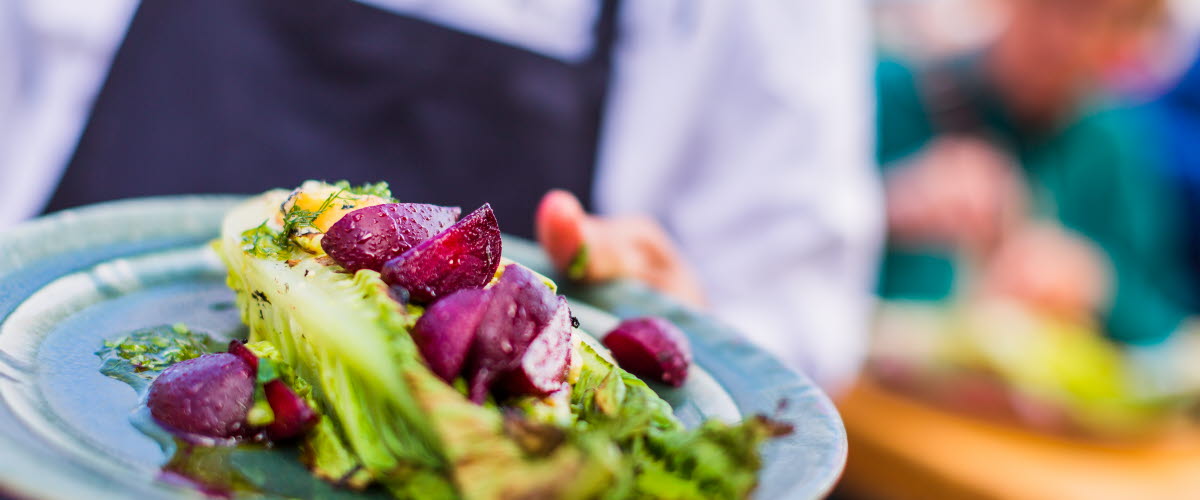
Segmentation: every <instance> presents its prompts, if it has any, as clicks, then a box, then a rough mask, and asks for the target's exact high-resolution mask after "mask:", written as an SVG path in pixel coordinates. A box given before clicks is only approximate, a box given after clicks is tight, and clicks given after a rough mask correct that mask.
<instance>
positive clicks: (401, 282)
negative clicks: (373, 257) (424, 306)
mask: <svg viewBox="0 0 1200 500" xmlns="http://www.w3.org/2000/svg"><path fill="white" fill-rule="evenodd" d="M364 210H365V209H364ZM500 246H501V243H500V226H499V225H498V224H497V223H496V215H495V214H494V213H492V207H491V205H486V204H485V205H484V206H482V207H480V208H479V209H478V210H475V211H474V212H471V213H470V214H467V216H466V217H463V219H462V220H460V221H458V222H457V223H455V224H454V225H452V226H450V227H449V228H447V229H446V230H445V231H442V232H441V233H438V234H437V235H436V236H434V237H433V238H430V239H429V240H426V241H425V242H423V243H421V244H419V245H417V246H416V247H413V248H412V249H411V250H409V251H407V252H404V253H403V254H402V255H400V256H399V257H396V258H394V259H392V260H389V261H387V263H385V264H384V265H383V271H382V272H383V280H384V281H386V282H387V283H388V284H389V285H393V286H400V287H403V288H404V289H406V290H408V293H409V295H410V297H411V299H412V300H413V301H414V302H423V303H428V302H433V301H434V300H436V299H437V298H438V297H444V296H446V295H449V294H450V293H452V292H455V291H457V290H462V289H464V288H482V287H483V285H486V284H487V283H488V281H490V280H491V279H492V277H493V276H494V275H495V274H496V268H497V267H499V265H500V250H501V248H500Z"/></svg>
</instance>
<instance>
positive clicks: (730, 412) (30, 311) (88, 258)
mask: <svg viewBox="0 0 1200 500" xmlns="http://www.w3.org/2000/svg"><path fill="white" fill-rule="evenodd" d="M237 200H238V198H236V197H226V196H189V197H169V198H148V199H142V200H130V201H121V202H115V203H107V204H102V205H96V206H92V207H87V208H83V209H79V210H71V211H67V212H62V213H59V214H56V215H53V216H50V217H45V218H42V219H39V220H35V221H33V222H31V223H28V224H25V225H22V226H19V227H17V228H14V229H11V230H8V231H6V232H0V496H4V495H5V494H9V495H14V496H18V497H30V498H63V499H78V498H116V497H119V498H131V497H137V498H165V497H171V498H177V497H181V496H183V497H186V496H196V495H198V494H197V493H195V492H193V491H190V490H186V489H182V488H179V487H176V486H171V485H168V484H166V483H163V482H160V481H157V480H156V479H155V477H156V475H157V473H158V471H159V468H160V466H161V465H162V464H163V462H164V461H165V460H166V457H165V456H164V454H163V452H162V451H161V449H160V448H159V446H158V445H157V444H156V442H155V441H153V440H152V439H150V438H148V437H147V436H146V435H144V434H142V433H141V432H139V431H137V430H136V429H135V428H134V427H133V426H132V425H131V424H130V419H129V417H130V411H131V409H133V408H134V407H135V406H136V404H137V396H136V395H135V393H134V391H133V390H132V389H130V388H129V386H127V385H125V384H123V383H121V382H118V381H116V380H113V379H109V378H106V377H104V376H102V375H101V374H100V373H99V372H98V371H97V370H98V367H99V360H98V358H97V357H96V356H95V355H94V354H93V353H94V351H96V350H97V348H98V347H99V346H100V344H101V342H102V341H103V340H104V339H111V338H115V337H118V336H120V335H122V334H123V333H126V332H129V331H132V330H135V329H138V328H142V327H147V326H153V325H161V324H172V323H177V322H184V323H187V324H188V325H189V326H191V327H193V328H197V329H200V330H204V331H208V332H212V333H214V334H216V335H218V336H234V335H244V328H243V327H242V326H241V323H240V321H239V320H238V315H237V311H236V310H235V309H233V308H232V300H233V294H232V292H230V291H229V290H228V289H227V288H226V287H225V284H224V280H225V273H224V270H223V269H222V267H221V264H220V262H219V261H218V260H217V258H216V255H215V254H214V253H213V252H212V251H211V250H209V248H208V244H207V243H208V242H209V240H211V239H213V238H215V237H216V236H217V234H218V232H219V223H220V220H221V218H222V215H223V214H224V212H225V211H226V209H228V208H229V207H231V206H232V205H233V204H234V203H235V202H236V201H237ZM504 253H505V255H506V256H507V257H509V258H511V259H513V260H516V261H518V262H522V263H524V264H526V265H528V266H530V267H532V268H534V269H536V270H538V271H540V272H543V273H547V274H550V273H549V267H548V265H547V262H546V260H545V257H544V256H543V255H542V254H541V252H540V251H539V250H538V249H537V247H536V246H534V245H532V244H530V243H529V242H527V241H524V240H520V239H516V238H508V239H506V240H505V243H504ZM562 281H563V280H560V282H562ZM563 292H564V293H566V294H567V295H568V296H569V297H570V298H571V299H572V306H573V307H572V308H573V309H574V310H575V312H576V315H577V316H578V317H579V319H580V321H581V323H582V326H583V328H584V329H586V330H589V331H591V332H594V333H595V332H605V331H607V330H608V329H609V328H610V327H611V326H612V325H614V324H615V323H616V321H617V318H620V317H629V316H638V315H646V314H657V315H662V316H665V317H667V318H668V319H670V320H671V321H673V322H675V323H676V324H677V325H679V326H680V327H681V328H682V329H683V330H684V331H685V332H687V334H688V336H689V337H690V338H691V341H692V348H693V350H694V355H695V361H696V365H697V367H698V369H696V370H695V371H694V372H693V376H692V377H690V378H689V381H688V384H687V385H686V386H684V387H683V388H680V389H670V388H665V387H656V390H658V391H659V392H660V394H661V395H662V396H663V397H664V398H665V399H667V400H668V401H669V402H670V403H671V404H672V406H673V407H674V408H675V411H676V413H677V414H678V415H679V416H680V418H681V419H682V420H683V421H684V422H685V423H687V424H688V425H694V424H696V423H697V422H699V421H700V420H701V419H703V418H723V419H739V418H741V417H742V416H747V415H752V414H755V413H765V414H768V415H772V416H774V417H776V418H778V419H781V420H784V421H787V422H790V423H792V424H794V425H795V428H796V432H795V433H794V434H793V435H792V436H789V437H786V438H783V439H778V440H775V441H773V442H771V443H770V444H768V445H767V447H766V449H765V456H766V466H765V469H764V470H763V471H762V475H761V484H760V486H759V489H758V490H757V492H756V495H755V496H756V497H757V498H763V499H775V498H816V497H821V496H823V495H825V494H826V493H828V492H829V490H830V488H831V487H832V486H833V484H834V483H835V482H836V480H837V478H838V476H839V474H840V473H841V470H842V467H843V465H844V463H845V459H846V436H845V431H844V430H843V428H842V423H841V421H840V419H839V418H838V415H837V412H836V411H835V409H834V407H833V405H832V404H831V403H830V402H829V400H828V398H826V397H825V395H824V394H823V393H821V391H820V390H819V389H817V388H816V387H815V386H813V384H812V383H811V382H809V381H808V380H807V379H805V378H804V377H802V376H800V375H797V374H796V373H794V372H791V371H789V370H788V369H787V368H784V367H783V366H782V365H781V364H780V363H779V362H778V361H776V360H775V359H774V358H772V357H771V356H769V355H767V354H765V353H764V352H763V351H761V350H759V349H757V348H755V347H753V346H751V345H750V344H747V343H745V342H743V341H741V340H739V339H738V338H737V336H736V334H735V333H734V332H732V331H730V330H729V329H728V328H726V327H724V326H722V325H720V324H719V323H717V322H715V321H713V320H711V319H709V318H706V317H704V316H702V315H699V314H697V313H695V312H692V311H689V310H687V309H684V308H682V307H680V306H678V305H676V304H675V303H673V302H671V301H670V300H668V299H666V298H664V297H662V296H660V295H657V294H655V293H653V292H651V291H649V290H648V289H646V288H644V287H641V286H638V285H636V284H632V283H614V284H611V285H606V286H599V287H570V286H567V287H564V289H563ZM589 306H590V307H589ZM264 474H268V475H270V476H272V477H274V478H281V477H282V478H284V479H285V481H284V482H286V483H289V484H293V485H297V484H308V482H307V481H305V480H306V479H307V473H306V472H305V471H304V470H303V468H302V467H301V466H299V464H295V466H294V467H291V468H286V467H285V468H284V469H283V470H272V471H270V472H269V473H264ZM289 476H293V479H295V480H294V481H286V479H287V478H288V477H289ZM285 494H286V495H287V496H317V497H320V496H342V495H338V494H337V492H333V493H330V492H329V490H328V489H327V488H324V487H323V485H318V486H314V487H311V488H310V489H304V490H291V491H288V492H286V493H285Z"/></svg>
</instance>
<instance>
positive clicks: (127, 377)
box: [96, 323, 220, 389]
mask: <svg viewBox="0 0 1200 500" xmlns="http://www.w3.org/2000/svg"><path fill="white" fill-rule="evenodd" d="M219 349H220V346H219V344H218V343H217V342H216V341H214V340H213V339H212V337H209V336H208V335H207V334H204V333H199V332H196V331H194V330H191V329H189V328H188V327H187V325H184V324H182V323H178V324H175V325H161V326H155V327H151V328H145V329H141V330H137V331H134V332H132V333H130V334H129V335H126V336H124V337H121V338H118V339H115V340H106V341H104V346H103V347H102V348H101V349H100V350H99V351H96V355H97V356H99V357H100V359H101V360H103V363H104V364H103V366H102V367H101V369H100V371H101V373H104V374H105V375H107V376H109V377H112V378H115V379H117V380H122V381H125V382H126V383H128V384H130V385H134V386H135V387H134V388H135V389H138V388H140V387H141V386H144V385H145V384H149V383H150V381H151V380H154V377H157V376H158V374H159V372H162V371H163V370H165V369H167V367H169V366H171V365H173V364H175V363H179V362H182V361H187V360H189V359H193V358H198V357H200V356H201V355H204V354H208V353H210V352H215V351H217V350H219Z"/></svg>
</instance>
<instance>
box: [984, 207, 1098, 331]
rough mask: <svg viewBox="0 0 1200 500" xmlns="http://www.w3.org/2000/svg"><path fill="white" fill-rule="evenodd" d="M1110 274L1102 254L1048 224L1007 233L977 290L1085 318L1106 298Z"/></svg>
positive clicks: (1086, 242) (992, 295)
mask: <svg viewBox="0 0 1200 500" xmlns="http://www.w3.org/2000/svg"><path fill="white" fill-rule="evenodd" d="M1111 280H1112V271H1111V269H1110V264H1109V261H1108V259H1107V257H1106V256H1105V255H1104V253H1103V251H1102V250H1100V249H1099V248H1098V247H1096V246H1095V245H1094V244H1093V243H1092V242H1090V241H1088V240H1087V239H1085V238H1083V237H1081V236H1078V235H1075V234H1073V233H1069V232H1067V231H1066V230H1064V229H1062V228H1060V227H1058V226H1056V225H1050V224H1031V225H1028V226H1025V227H1023V228H1022V229H1020V230H1018V231H1015V232H1013V233H1012V234H1011V235H1010V236H1009V237H1008V238H1006V239H1005V241H1004V243H1003V244H1002V245H1001V246H1000V247H999V248H998V249H997V250H996V252H995V253H994V254H993V255H992V258H991V260H990V261H989V262H988V264H987V268H986V269H985V270H984V275H983V281H982V283H981V286H980V291H981V292H982V294H983V296H985V297H1002V298H1007V299H1015V300H1017V301H1019V302H1021V303H1024V304H1025V305H1027V306H1029V307H1032V308H1034V309H1037V310H1041V311H1044V312H1048V313H1051V314H1056V315H1061V316H1065V317H1069V318H1075V319H1087V318H1089V317H1092V316H1093V315H1094V314H1095V313H1097V312H1098V311H1099V310H1100V308H1102V307H1103V306H1104V304H1105V302H1106V301H1107V300H1108V299H1109V296H1110V293H1111V287H1112V281H1111Z"/></svg>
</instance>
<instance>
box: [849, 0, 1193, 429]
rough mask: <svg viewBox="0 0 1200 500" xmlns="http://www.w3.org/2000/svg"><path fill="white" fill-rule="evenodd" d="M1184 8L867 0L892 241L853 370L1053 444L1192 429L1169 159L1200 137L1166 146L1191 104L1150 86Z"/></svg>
mask: <svg viewBox="0 0 1200 500" xmlns="http://www.w3.org/2000/svg"><path fill="white" fill-rule="evenodd" d="M1185 7H1186V6H1182V5H1181V6H1174V5H1172V4H1171V3H1169V2H1168V1H1166V0H929V1H923V2H916V1H908V2H901V1H880V2H877V9H876V14H877V27H878V30H879V38H880V45H881V48H880V59H879V63H878V67H877V74H876V84H877V92H878V94H877V96H878V107H879V117H878V160H879V162H880V165H881V168H882V172H883V176H884V179H885V189H886V196H887V221H888V225H889V234H888V245H887V250H886V252H885V256H884V258H883V261H882V264H881V271H880V281H879V289H878V292H879V295H880V297H881V299H882V301H883V305H882V307H881V312H880V314H879V315H878V318H877V324H878V328H877V338H876V341H875V345H874V347H873V354H872V362H871V365H870V368H869V370H868V371H869V374H870V376H872V377H873V378H875V379H877V380H879V381H881V382H883V383H884V385H886V386H888V387H890V388H892V389H893V390H900V391H902V392H904V393H905V394H909V395H915V396H918V397H920V398H922V399H924V400H927V401H933V402H937V403H939V404H941V405H943V406H946V407H952V408H954V409H956V410H961V411H966V412H968V413H971V414H976V415H984V416H987V417H989V418H1000V419H1003V420H1006V421H1009V422H1016V423H1020V424H1022V425H1024V426H1027V427H1030V428H1033V429H1037V430H1042V431H1049V432H1054V433H1059V434H1069V435H1086V436H1093V437H1097V436H1104V437H1110V438H1111V437H1117V436H1124V437H1129V436H1141V435H1145V434H1146V433H1148V432H1153V430H1154V429H1155V428H1157V427H1160V426H1162V425H1164V423H1165V422H1172V421H1176V420H1178V419H1179V418H1181V417H1182V416H1185V415H1187V414H1188V412H1189V411H1190V409H1191V408H1193V406H1194V403H1195V401H1196V400H1197V399H1198V396H1200V380H1198V379H1197V377H1196V376H1195V374H1193V373H1190V372H1192V371H1195V369H1193V368H1191V367H1190V366H1189V363H1188V362H1187V360H1188V359H1189V356H1191V353H1195V356H1200V349H1197V348H1196V345H1197V342H1196V341H1194V340H1193V339H1194V338H1195V336H1196V335H1197V334H1198V333H1194V332H1195V331H1196V330H1197V329H1196V328H1195V327H1193V326H1191V325H1192V324H1193V323H1192V321H1191V319H1190V318H1192V317H1193V316H1194V315H1195V314H1196V312H1197V311H1198V310H1200V307H1198V305H1200V300H1198V297H1200V293H1198V290H1200V286H1198V284H1200V279H1197V277H1198V276H1200V274H1197V270H1200V258H1197V257H1196V256H1198V255H1200V252H1198V251H1197V250H1196V248H1200V246H1198V245H1196V241H1197V240H1200V239H1198V238H1196V237H1195V236H1194V235H1196V234H1200V228H1197V227H1193V226H1194V223H1192V222H1191V221H1193V220H1197V218H1196V217H1195V216H1194V214H1196V213H1200V212H1195V211H1194V209H1191V210H1193V211H1191V212H1189V211H1188V210H1189V209H1188V207H1189V204H1188V203H1189V200H1190V202H1191V203H1192V204H1193V206H1200V204H1197V203H1196V200H1200V182H1194V183H1192V184H1191V185H1192V186H1197V187H1195V188H1192V190H1191V192H1190V193H1189V192H1188V191H1187V190H1185V189H1183V188H1182V187H1183V186H1185V184H1184V183H1181V182H1178V181H1177V179H1179V178H1194V179H1200V165H1196V166H1191V167H1184V166H1183V165H1185V164H1186V161H1187V159H1191V161H1192V162H1193V164H1196V163H1197V162H1196V161H1195V158H1197V151H1198V150H1200V140H1188V139H1189V138H1200V136H1196V135H1192V136H1188V137H1186V138H1184V137H1182V136H1179V135H1178V134H1176V136H1175V138H1174V141H1175V142H1174V144H1168V141H1169V140H1171V138H1172V136H1171V135H1170V134H1166V133H1163V132H1162V131H1163V130H1164V129H1168V128H1174V127H1172V126H1170V125H1168V124H1167V121H1166V120H1165V119H1164V118H1163V116H1167V115H1169V116H1171V117H1173V118H1175V119H1176V120H1178V121H1177V122H1176V123H1178V122H1181V121H1183V120H1187V119H1188V117H1195V116H1198V115H1195V114H1190V115H1189V114H1187V113H1188V112H1189V111H1190V112H1192V113H1194V111H1195V110H1196V109H1200V107H1192V106H1193V105H1194V104H1196V103H1200V99H1191V97H1192V94H1188V93H1187V91H1186V90H1176V91H1174V92H1167V89H1169V88H1171V86H1172V85H1176V83H1175V82H1176V81H1177V77H1178V75H1180V74H1181V69H1182V68H1184V67H1185V64H1184V62H1185V61H1186V60H1187V59H1188V58H1189V57H1191V55H1192V54H1193V53H1194V50H1193V49H1194V48H1195V46H1196V44H1195V43H1194V42H1193V41H1192V40H1191V37H1189V36H1188V35H1187V33H1188V30H1186V29H1183V28H1182V27H1183V26H1186V25H1187V23H1186V22H1185V20H1186V19H1187V13H1186V9H1185ZM947 26H948V28H946V27H947ZM1195 73H1200V71H1196V72H1195ZM1193 79H1196V78H1195V77H1193ZM1183 81H1186V79H1185V80H1183ZM1160 95H1166V96H1170V98H1171V99H1172V100H1170V101H1168V100H1167V98H1159V97H1158V96H1160ZM1160 101H1161V102H1160ZM1171 106H1173V107H1171ZM1189 123H1193V124H1194V123H1200V121H1195V122H1189ZM1193 130H1200V129H1193ZM1164 153H1171V154H1164ZM1172 176H1174V178H1173V177H1172ZM1189 196H1190V198H1189ZM1195 356H1191V357H1195Z"/></svg>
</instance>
